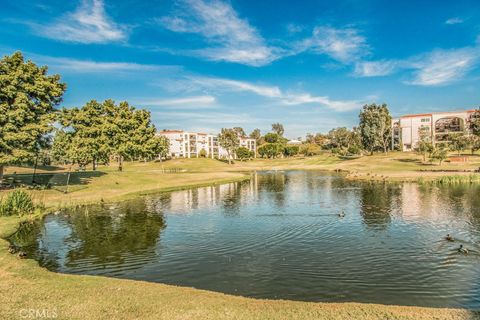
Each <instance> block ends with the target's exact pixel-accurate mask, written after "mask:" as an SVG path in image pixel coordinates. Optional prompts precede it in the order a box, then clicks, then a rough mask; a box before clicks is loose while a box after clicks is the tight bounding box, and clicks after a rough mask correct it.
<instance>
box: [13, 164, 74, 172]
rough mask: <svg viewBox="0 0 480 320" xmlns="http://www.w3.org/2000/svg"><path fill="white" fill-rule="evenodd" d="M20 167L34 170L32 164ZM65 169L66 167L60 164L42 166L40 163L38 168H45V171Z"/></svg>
mask: <svg viewBox="0 0 480 320" xmlns="http://www.w3.org/2000/svg"><path fill="white" fill-rule="evenodd" d="M20 168H26V169H30V170H32V171H33V167H32V166H20ZM64 169H65V168H64V167H59V166H40V165H39V166H37V170H43V171H60V170H64Z"/></svg>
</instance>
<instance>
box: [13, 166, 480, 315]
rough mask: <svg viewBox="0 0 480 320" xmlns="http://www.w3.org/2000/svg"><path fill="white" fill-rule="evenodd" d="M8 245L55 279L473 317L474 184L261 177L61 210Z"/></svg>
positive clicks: (311, 174) (479, 228)
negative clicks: (460, 312)
mask: <svg viewBox="0 0 480 320" xmlns="http://www.w3.org/2000/svg"><path fill="white" fill-rule="evenodd" d="M342 210H344V212H345V217H339V216H338V213H339V212H341V211H342ZM447 233H451V234H453V235H454V237H455V239H456V241H455V242H448V241H446V240H445V236H446V234H447ZM11 240H12V241H13V242H15V243H16V244H18V245H21V246H23V248H24V250H25V251H26V252H27V253H28V254H29V256H30V257H34V258H35V259H36V260H38V261H39V263H40V265H42V266H45V267H46V268H48V269H50V270H53V271H57V272H63V273H72V274H91V275H103V276H108V277H118V278H128V279H137V280H146V281H154V282H162V283H168V284H175V285H181V286H189V287H195V288H201V289H207V290H213V291H219V292H225V293H229V294H235V295H243V296H250V297H257V298H273V299H292V300H304V301H327V302H342V301H355V302H371V303H382V304H400V305H420V306H441V307H446V306H451V307H466V308H471V309H480V186H471V185H466V186H454V187H436V186H420V185H417V184H410V183H403V184H389V183H368V182H349V181H346V180H345V179H343V178H342V177H341V176H335V175H330V174H326V173H322V172H315V171H285V172H261V173H256V174H253V175H252V179H251V180H250V181H245V182H240V183H230V184H224V185H217V186H212V187H205V188H198V189H192V190H186V191H178V192H172V193H164V194H158V195H153V196H148V197H143V198H138V199H136V200H133V201H127V202H122V203H118V204H103V205H95V206H88V207H82V208H78V209H75V210H68V211H65V212H62V213H60V214H57V215H50V216H47V217H46V218H45V219H44V220H43V221H41V222H38V223H35V224H33V225H25V226H24V227H22V228H21V229H20V231H19V232H18V233H17V234H16V235H15V236H14V237H12V239H11ZM460 244H463V245H464V246H465V247H467V248H469V249H470V250H471V252H470V254H469V255H463V254H460V253H458V252H457V248H458V247H459V245H460Z"/></svg>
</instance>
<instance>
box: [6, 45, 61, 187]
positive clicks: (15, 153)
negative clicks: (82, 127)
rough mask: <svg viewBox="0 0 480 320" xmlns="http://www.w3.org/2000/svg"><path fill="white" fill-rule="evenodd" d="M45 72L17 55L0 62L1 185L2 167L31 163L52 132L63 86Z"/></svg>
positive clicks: (46, 70)
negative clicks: (54, 114)
mask: <svg viewBox="0 0 480 320" xmlns="http://www.w3.org/2000/svg"><path fill="white" fill-rule="evenodd" d="M47 72H48V68H47V67H46V66H43V67H39V66H37V65H36V64H35V63H33V62H32V61H30V60H28V61H25V60H24V58H23V55H22V54H21V53H20V52H16V53H14V54H13V55H11V56H5V57H4V58H2V59H1V60H0V183H1V182H2V180H3V172H4V167H5V166H6V165H9V164H16V163H22V162H25V161H29V160H31V159H32V158H33V157H34V156H35V154H36V153H37V152H39V149H40V148H42V147H43V146H45V144H46V142H47V140H46V135H47V134H48V133H49V132H51V131H52V129H53V127H52V122H53V112H54V111H55V107H56V106H57V105H58V104H60V102H61V101H62V96H63V93H64V92H65V90H66V85H65V83H62V82H61V81H60V76H59V75H57V74H55V75H48V74H47Z"/></svg>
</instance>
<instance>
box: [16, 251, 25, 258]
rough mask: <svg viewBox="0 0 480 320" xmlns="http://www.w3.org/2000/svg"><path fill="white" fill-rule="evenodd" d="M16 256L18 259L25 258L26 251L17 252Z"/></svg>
mask: <svg viewBox="0 0 480 320" xmlns="http://www.w3.org/2000/svg"><path fill="white" fill-rule="evenodd" d="M18 257H19V258H20V259H25V258H26V257H27V253H26V252H25V251H20V252H18Z"/></svg>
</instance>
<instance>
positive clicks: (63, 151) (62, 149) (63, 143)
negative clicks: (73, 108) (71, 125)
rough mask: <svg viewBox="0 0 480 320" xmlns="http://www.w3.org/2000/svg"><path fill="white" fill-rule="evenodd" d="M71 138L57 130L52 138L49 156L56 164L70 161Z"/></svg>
mask: <svg viewBox="0 0 480 320" xmlns="http://www.w3.org/2000/svg"><path fill="white" fill-rule="evenodd" d="M71 138H72V136H71V135H70V134H69V133H68V132H65V131H64V130H63V129H58V130H56V132H55V136H54V138H53V144H52V150H51V156H52V159H53V160H54V161H56V162H61V163H63V164H65V163H66V162H68V161H70V160H71V158H70V146H71V143H72V142H71Z"/></svg>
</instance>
